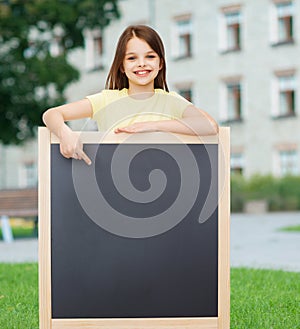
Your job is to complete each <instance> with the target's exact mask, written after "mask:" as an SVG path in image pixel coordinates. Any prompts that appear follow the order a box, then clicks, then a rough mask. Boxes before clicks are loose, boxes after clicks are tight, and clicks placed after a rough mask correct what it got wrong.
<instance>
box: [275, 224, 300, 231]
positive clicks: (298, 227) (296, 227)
mask: <svg viewBox="0 0 300 329" xmlns="http://www.w3.org/2000/svg"><path fill="white" fill-rule="evenodd" d="M280 231H283V232H300V225H294V226H286V227H283V228H281V229H280Z"/></svg>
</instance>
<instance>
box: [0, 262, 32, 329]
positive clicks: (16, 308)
mask: <svg viewBox="0 0 300 329" xmlns="http://www.w3.org/2000/svg"><path fill="white" fill-rule="evenodd" d="M0 328H1V329H38V266H37V264H36V263H35V264H0Z"/></svg>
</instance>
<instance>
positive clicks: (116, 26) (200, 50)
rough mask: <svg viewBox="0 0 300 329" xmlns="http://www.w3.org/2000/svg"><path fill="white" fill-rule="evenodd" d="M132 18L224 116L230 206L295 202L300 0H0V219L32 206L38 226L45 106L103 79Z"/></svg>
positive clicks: (254, 208) (173, 75)
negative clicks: (157, 39) (158, 38)
mask: <svg viewBox="0 0 300 329" xmlns="http://www.w3.org/2000/svg"><path fill="white" fill-rule="evenodd" d="M129 24H148V25H150V26H152V27H154V28H155V29H156V30H157V31H158V33H159V34H160V36H161V37H162V39H163V41H164V44H165V48H166V54H167V74H168V84H169V88H170V89H171V90H175V91H177V92H179V93H180V94H181V95H182V96H184V97H186V98H187V99H188V100H191V101H192V102H193V103H194V104H195V105H196V106H197V107H199V108H202V109H204V110H205V111H207V112H209V113H210V114H211V115H212V116H213V117H214V118H215V119H216V120H217V121H218V123H219V124H220V125H221V126H229V127H230V128H231V172H232V205H231V206H232V211H234V212H247V213H249V212H250V213H253V212H261V213H262V212H268V211H278V210H280V211H283V210H284V211H296V210H299V209H300V178H299V174H300V154H299V148H300V118H299V109H300V98H299V97H298V93H299V89H300V85H299V78H298V75H299V71H300V59H299V53H300V35H299V33H297V27H299V26H300V1H299V0H239V1H231V0H214V1H204V0H201V1H199V0H159V1H158V0H119V1H117V0H115V1H111V0H110V1H109V0H98V1H96V0H82V1H78V0H61V1H58V0H52V1H40V0H35V1H21V0H6V1H0V114H1V120H0V168H1V171H0V190H1V191H0V192H1V193H2V194H1V193H0V196H1V195H2V197H0V210H1V209H2V211H1V213H0V215H1V216H2V219H3V220H2V223H3V222H5V219H7V216H8V217H10V218H12V219H13V218H23V217H26V218H31V219H32V221H31V224H30V230H31V229H32V230H35V231H36V212H37V205H36V204H35V203H34V202H35V200H36V194H34V191H36V189H37V180H38V170H37V157H38V156H37V138H36V133H37V126H40V125H43V124H42V121H41V116H42V113H43V112H44V111H45V110H46V109H48V108H49V107H53V106H56V105H60V104H63V103H65V102H72V101H76V100H79V99H81V98H84V97H85V96H86V95H90V94H93V93H97V92H99V91H101V90H102V89H103V88H104V84H105V80H106V76H107V73H108V70H109V68H110V64H111V62H112V59H113V56H114V51H115V47H116V43H117V40H118V38H119V36H120V34H121V33H122V31H123V30H124V29H125V27H127V26H128V25H129ZM83 126H85V127H86V126H88V127H89V129H95V126H94V124H93V122H92V121H91V122H90V123H89V124H88V125H86V122H82V121H79V122H74V123H72V127H73V128H74V129H78V130H80V129H82V128H83ZM20 189H22V190H28V191H30V192H28V193H27V194H22V195H21V196H20V195H19V194H18V193H16V194H14V195H15V197H16V198H18V197H19V199H16V200H20V199H22V200H23V201H24V200H25V199H26V197H28V200H27V203H26V204H23V205H22V206H20V207H19V208H20V209H17V210H15V211H12V212H11V213H10V214H8V212H7V209H9V207H10V210H12V209H11V208H14V207H15V206H13V205H10V206H9V205H8V204H7V202H8V201H7V200H9V199H10V200H11V196H9V194H7V193H8V192H10V193H11V190H16V191H19V190H20ZM23 192H24V191H23ZM30 193H31V194H30ZM30 202H31V203H30ZM17 203H18V202H17V201H15V202H14V204H17ZM15 208H16V207H15ZM28 209H29V210H30V211H29V210H28ZM25 210H26V211H27V213H26V211H25ZM5 216H6V217H5ZM10 222H11V223H12V222H13V221H12V220H11V221H10ZM26 223H29V222H28V221H27V222H26ZM2 226H3V224H2ZM21 226H22V227H24V223H23V222H22V225H21ZM24 234H25V233H24Z"/></svg>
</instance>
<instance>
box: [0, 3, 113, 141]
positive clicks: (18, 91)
mask: <svg viewBox="0 0 300 329" xmlns="http://www.w3.org/2000/svg"><path fill="white" fill-rule="evenodd" d="M118 17H119V10H118V7H117V0H52V1H47V0H31V1H24V0H6V1H1V2H0V31H1V33H0V116H1V120H0V142H2V143H4V144H11V143H12V144H18V143H21V142H22V141H24V140H26V139H27V138H30V137H32V136H34V134H35V131H36V129H35V127H36V126H38V125H41V124H42V121H41V116H42V113H43V112H44V111H45V110H46V109H47V108H49V107H53V106H57V105H59V104H62V103H63V102H64V101H65V98H64V91H65V89H66V87H67V86H68V85H69V84H70V83H72V82H74V81H76V80H77V79H78V78H79V72H78V71H77V70H76V68H75V67H73V66H72V65H71V64H70V63H69V62H68V52H69V51H70V50H72V49H74V48H76V47H82V46H83V42H84V40H83V31H84V29H86V28H90V29H95V28H96V29H99V30H102V29H104V27H105V26H107V25H108V24H109V23H110V21H111V20H113V19H115V18H118ZM54 41H55V42H56V43H57V45H58V47H59V52H58V53H57V54H53V52H51V44H53V42H54ZM52 49H53V48H52Z"/></svg>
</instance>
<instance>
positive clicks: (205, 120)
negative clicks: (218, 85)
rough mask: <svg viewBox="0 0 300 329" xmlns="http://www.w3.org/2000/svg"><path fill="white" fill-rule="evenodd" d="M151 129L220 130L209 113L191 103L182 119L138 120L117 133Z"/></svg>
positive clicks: (192, 132)
mask: <svg viewBox="0 0 300 329" xmlns="http://www.w3.org/2000/svg"><path fill="white" fill-rule="evenodd" d="M151 131H163V132H172V133H177V134H186V135H202V136H206V135H216V134H217V133H218V132H219V126H218V124H217V123H216V121H215V120H214V119H213V118H212V117H211V116H210V115H209V114H207V113H206V112H204V111H203V110H200V109H198V108H196V107H195V106H194V105H190V106H188V107H187V108H186V109H185V110H184V112H183V116H182V118H181V119H175V120H161V121H147V122H137V123H134V124H132V125H130V126H127V127H123V128H117V129H116V130H115V133H120V132H125V133H138V132H151Z"/></svg>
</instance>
